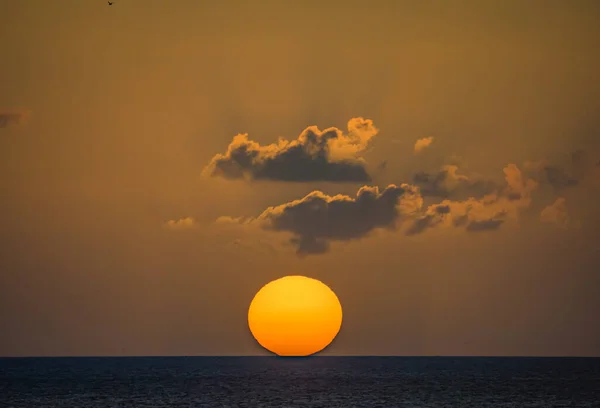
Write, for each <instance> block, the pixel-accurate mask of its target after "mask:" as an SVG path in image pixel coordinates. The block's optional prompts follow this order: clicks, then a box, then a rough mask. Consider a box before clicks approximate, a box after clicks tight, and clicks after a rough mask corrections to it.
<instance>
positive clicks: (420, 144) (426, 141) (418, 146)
mask: <svg viewBox="0 0 600 408" xmlns="http://www.w3.org/2000/svg"><path fill="white" fill-rule="evenodd" d="M431 143H433V137H424V138H423V139H419V140H417V141H416V142H415V153H420V152H421V151H422V150H423V149H425V148H427V147H429V145H430V144H431Z"/></svg>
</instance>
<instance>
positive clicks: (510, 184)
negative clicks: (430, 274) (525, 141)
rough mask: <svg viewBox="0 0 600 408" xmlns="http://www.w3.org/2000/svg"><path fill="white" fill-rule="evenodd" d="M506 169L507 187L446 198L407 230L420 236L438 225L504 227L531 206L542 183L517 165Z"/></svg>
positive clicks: (469, 228)
mask: <svg viewBox="0 0 600 408" xmlns="http://www.w3.org/2000/svg"><path fill="white" fill-rule="evenodd" d="M503 171H504V176H505V181H506V186H505V187H504V188H503V189H498V190H497V191H495V192H493V193H491V194H487V195H484V196H483V197H481V198H475V197H470V198H468V199H466V200H462V201H453V200H444V201H442V202H441V203H438V204H433V205H430V206H429V207H427V209H426V210H425V211H424V214H422V215H420V216H418V217H416V219H415V220H414V221H413V222H412V223H411V225H410V226H409V227H408V228H407V229H406V231H405V233H406V234H407V235H416V234H420V233H423V232H425V231H426V230H427V229H430V228H434V227H436V226H446V227H454V228H457V227H464V228H465V230H466V231H467V232H481V231H491V230H496V229H498V228H500V226H501V225H502V224H503V223H504V222H505V221H506V219H507V218H513V219H516V220H518V218H519V213H520V211H521V210H523V209H525V208H527V207H529V206H530V204H531V200H532V197H531V194H532V192H533V190H535V189H536V188H537V185H538V184H537V183H536V182H535V181H534V180H532V179H526V178H524V177H523V173H522V172H521V170H520V169H519V168H518V167H517V166H516V165H514V164H509V165H507V166H506V167H505V168H504V169H503Z"/></svg>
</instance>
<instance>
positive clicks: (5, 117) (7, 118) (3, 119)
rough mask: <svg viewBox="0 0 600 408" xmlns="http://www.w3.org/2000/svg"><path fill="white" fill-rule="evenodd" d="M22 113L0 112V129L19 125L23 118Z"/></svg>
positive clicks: (23, 114)
mask: <svg viewBox="0 0 600 408" xmlns="http://www.w3.org/2000/svg"><path fill="white" fill-rule="evenodd" d="M25 116H26V114H25V113H24V112H2V111H0V129H2V128H5V127H8V126H11V125H18V124H20V123H21V122H22V121H23V119H24V118H25Z"/></svg>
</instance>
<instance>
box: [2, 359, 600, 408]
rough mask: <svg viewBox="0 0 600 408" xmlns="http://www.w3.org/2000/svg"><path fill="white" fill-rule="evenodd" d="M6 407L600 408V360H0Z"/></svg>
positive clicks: (3, 402)
mask: <svg viewBox="0 0 600 408" xmlns="http://www.w3.org/2000/svg"><path fill="white" fill-rule="evenodd" d="M0 407H1V408H10V407H15V408H16V407H26V408H37V407H40V408H41V407H52V408H63V407H73V408H80V407H81V408H100V407H102V408H108V407H144V408H158V407H165V408H166V407H169V408H174V407H185V408H189V407H211V408H212V407H215V408H216V407H324V408H333V407H478V408H480V407H481V408H483V407H540V408H551V407H600V359H594V358H454V357H311V358H301V359H293V358H292V359H289V358H277V357H149V358H145V357H133V358H6V359H0Z"/></svg>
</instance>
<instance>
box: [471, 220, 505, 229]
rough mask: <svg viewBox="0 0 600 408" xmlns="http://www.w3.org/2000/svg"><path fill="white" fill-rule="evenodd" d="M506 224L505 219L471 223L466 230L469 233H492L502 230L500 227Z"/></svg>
mask: <svg viewBox="0 0 600 408" xmlns="http://www.w3.org/2000/svg"><path fill="white" fill-rule="evenodd" d="M503 222H504V220H503V219H501V218H497V219H491V220H482V221H471V222H470V223H469V224H467V228H466V230H467V231H469V232H478V231H491V230H496V229H498V228H500V225H502V223H503Z"/></svg>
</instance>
